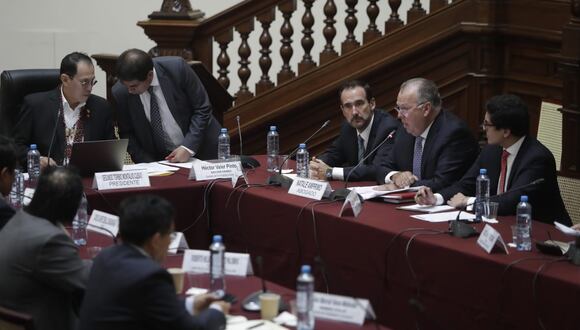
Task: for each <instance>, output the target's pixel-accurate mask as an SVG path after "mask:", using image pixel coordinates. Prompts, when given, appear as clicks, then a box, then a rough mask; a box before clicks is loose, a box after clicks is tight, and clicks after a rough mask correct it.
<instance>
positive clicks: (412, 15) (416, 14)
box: [407, 0, 427, 24]
mask: <svg viewBox="0 0 580 330" xmlns="http://www.w3.org/2000/svg"><path fill="white" fill-rule="evenodd" d="M425 15H427V13H426V12H425V9H423V6H422V5H421V0H414V1H413V5H412V6H411V9H409V11H408V12H407V24H409V23H413V22H414V21H416V20H418V19H419V18H421V17H423V16H425Z"/></svg>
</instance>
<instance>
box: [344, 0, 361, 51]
mask: <svg viewBox="0 0 580 330" xmlns="http://www.w3.org/2000/svg"><path fill="white" fill-rule="evenodd" d="M345 2H346V5H347V8H346V18H345V19H344V24H345V25H346V29H347V31H348V34H347V35H346V40H345V41H344V42H343V43H342V54H346V53H348V52H350V51H351V50H353V49H356V48H358V47H359V46H360V43H359V42H358V41H357V40H356V37H355V36H354V29H355V28H356V26H357V24H358V19H357V18H356V13H357V10H356V9H355V7H356V5H357V3H358V0H346V1H345Z"/></svg>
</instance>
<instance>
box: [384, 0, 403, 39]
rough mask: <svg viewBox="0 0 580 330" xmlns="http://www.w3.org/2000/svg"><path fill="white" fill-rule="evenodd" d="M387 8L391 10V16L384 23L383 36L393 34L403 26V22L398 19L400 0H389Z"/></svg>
mask: <svg viewBox="0 0 580 330" xmlns="http://www.w3.org/2000/svg"><path fill="white" fill-rule="evenodd" d="M389 7H390V8H391V15H390V16H389V19H388V20H387V22H386V23H385V34H387V33H389V32H393V31H395V30H396V29H398V28H400V27H402V26H403V21H402V20H401V18H400V17H399V7H401V0H389Z"/></svg>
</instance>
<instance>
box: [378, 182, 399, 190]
mask: <svg viewBox="0 0 580 330" xmlns="http://www.w3.org/2000/svg"><path fill="white" fill-rule="evenodd" d="M374 189H375V190H382V191H391V190H395V189H398V187H397V186H396V185H395V184H394V183H392V182H391V183H387V184H382V185H380V186H376V187H375V188H374Z"/></svg>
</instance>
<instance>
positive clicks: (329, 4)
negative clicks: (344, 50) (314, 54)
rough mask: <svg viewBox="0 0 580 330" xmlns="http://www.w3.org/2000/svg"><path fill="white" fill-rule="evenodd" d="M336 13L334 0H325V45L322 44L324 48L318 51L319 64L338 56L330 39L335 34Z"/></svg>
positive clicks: (332, 38)
mask: <svg viewBox="0 0 580 330" xmlns="http://www.w3.org/2000/svg"><path fill="white" fill-rule="evenodd" d="M335 15H336V5H335V4H334V0H326V4H324V16H326V19H325V20H324V24H325V26H324V30H323V32H322V33H323V34H324V39H326V45H324V50H323V51H322V53H320V64H321V65H322V64H324V63H326V62H328V61H330V60H332V59H335V58H337V57H338V53H337V52H336V51H335V50H334V45H333V44H332V41H333V40H334V37H335V36H336V28H335V27H334V23H336V20H334V16H335Z"/></svg>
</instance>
